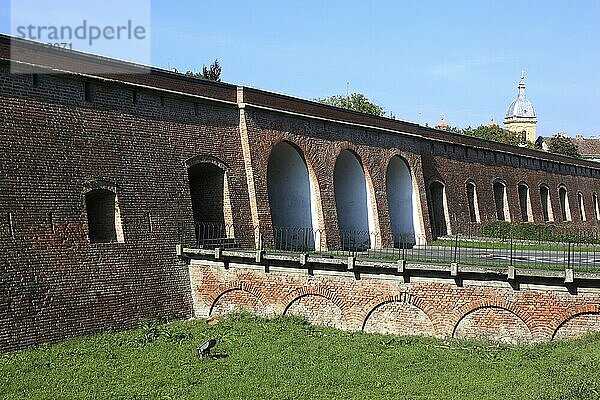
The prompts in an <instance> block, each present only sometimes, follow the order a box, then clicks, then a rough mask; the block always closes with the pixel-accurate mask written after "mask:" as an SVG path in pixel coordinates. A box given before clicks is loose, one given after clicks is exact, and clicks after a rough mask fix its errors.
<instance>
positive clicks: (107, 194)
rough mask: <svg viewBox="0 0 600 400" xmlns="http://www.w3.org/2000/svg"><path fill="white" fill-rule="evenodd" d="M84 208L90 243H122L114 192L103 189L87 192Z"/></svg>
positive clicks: (119, 219)
mask: <svg viewBox="0 0 600 400" xmlns="http://www.w3.org/2000/svg"><path fill="white" fill-rule="evenodd" d="M85 208H86V213H87V220H88V234H89V239H90V242H91V243H111V242H119V243H123V242H124V236H123V228H122V226H121V211H120V207H119V201H118V199H117V195H116V193H115V192H113V191H111V190H108V189H105V188H96V189H93V190H90V191H88V192H87V193H86V194H85Z"/></svg>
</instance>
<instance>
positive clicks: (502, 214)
mask: <svg viewBox="0 0 600 400" xmlns="http://www.w3.org/2000/svg"><path fill="white" fill-rule="evenodd" d="M493 190H494V204H495V205H496V218H497V219H498V221H509V222H510V209H509V207H508V198H507V195H506V184H505V183H504V182H503V181H500V180H497V181H496V182H494V185H493Z"/></svg>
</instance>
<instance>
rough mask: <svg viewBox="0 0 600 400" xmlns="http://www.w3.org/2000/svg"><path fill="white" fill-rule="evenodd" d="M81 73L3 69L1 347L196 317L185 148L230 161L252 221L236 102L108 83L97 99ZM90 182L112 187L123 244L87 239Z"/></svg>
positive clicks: (239, 205) (232, 182)
mask: <svg viewBox="0 0 600 400" xmlns="http://www.w3.org/2000/svg"><path fill="white" fill-rule="evenodd" d="M83 83H84V82H83V81H82V80H81V79H78V78H76V77H74V76H73V77H72V76H67V75H62V76H54V75H40V76H39V86H38V87H33V86H32V81H31V75H16V74H9V73H8V67H7V66H6V65H2V67H1V69H0V99H1V101H0V116H1V117H0V142H1V146H2V151H0V171H1V175H0V248H1V249H2V251H1V252H0V276H1V280H0V311H1V312H0V349H2V350H8V349H16V348H22V347H26V346H29V345H32V344H35V343H40V342H52V341H56V340H60V339H62V338H66V337H70V336H74V335H81V334H86V333H90V332H95V331H101V330H106V329H122V328H126V327H131V326H133V325H134V324H135V323H136V321H137V320H138V319H139V318H162V319H174V318H186V317H188V316H190V315H191V312H192V310H191V305H190V294H189V293H190V292H189V279H188V277H187V272H185V270H183V269H182V268H181V265H180V261H179V260H178V259H177V257H176V255H175V251H174V248H175V244H176V243H178V240H179V239H178V233H179V232H178V224H179V223H180V222H181V221H191V220H192V207H191V199H190V191H189V185H188V183H187V169H186V165H185V163H184V162H185V160H187V159H189V158H191V157H194V156H196V155H198V154H205V155H209V156H213V157H215V158H218V159H219V160H221V161H222V162H223V163H225V164H226V165H228V166H229V167H230V168H231V169H230V171H229V172H228V174H227V179H228V190H229V192H230V197H231V199H230V200H231V210H232V213H233V214H234V218H235V220H236V221H239V222H240V223H241V225H242V226H250V220H249V215H250V213H249V206H248V196H247V190H246V177H245V173H244V167H243V161H242V160H241V159H240V157H239V153H240V143H239V133H238V123H239V121H238V111H237V109H235V108H233V107H231V106H226V105H225V106H219V105H218V104H217V103H199V104H198V105H197V106H194V101H193V99H184V98H177V97H167V98H166V99H165V101H164V103H165V104H164V106H162V105H161V99H160V94H159V93H156V92H153V91H150V90H140V91H139V93H138V103H137V104H134V103H133V101H132V91H131V89H130V88H128V87H125V86H122V85H116V84H109V83H102V82H96V85H95V86H96V90H95V96H94V101H93V102H89V103H88V102H85V101H84V90H83V87H84V84H83ZM207 138H218V140H207ZM94 181H102V182H108V183H109V184H110V185H111V187H113V188H114V189H115V191H116V194H117V196H118V201H119V207H120V214H121V217H122V228H123V235H124V243H90V240H89V238H88V222H87V215H86V207H85V193H86V191H87V190H88V187H89V183H90V182H94ZM9 213H10V216H11V219H12V229H11V228H10V227H9V221H8V220H9V218H8V215H9ZM49 213H51V215H52V218H51V219H52V221H50V214H49ZM150 220H151V222H152V230H151V229H150V224H149V222H150ZM188 230H189V229H188ZM191 231H192V234H193V229H192V230H191Z"/></svg>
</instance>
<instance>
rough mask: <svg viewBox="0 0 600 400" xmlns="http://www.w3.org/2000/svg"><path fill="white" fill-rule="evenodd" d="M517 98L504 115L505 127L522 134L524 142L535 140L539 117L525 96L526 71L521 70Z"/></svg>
mask: <svg viewBox="0 0 600 400" xmlns="http://www.w3.org/2000/svg"><path fill="white" fill-rule="evenodd" d="M517 89H518V94H517V98H516V99H514V100H513V101H512V103H510V105H509V106H508V110H506V116H505V117H504V128H506V129H507V130H509V131H511V132H517V133H520V134H521V137H522V140H523V142H525V141H529V142H532V143H534V142H535V131H536V125H537V118H536V116H535V110H534V109H533V104H531V102H530V101H529V100H527V97H525V73H523V72H521V81H520V82H519V86H517Z"/></svg>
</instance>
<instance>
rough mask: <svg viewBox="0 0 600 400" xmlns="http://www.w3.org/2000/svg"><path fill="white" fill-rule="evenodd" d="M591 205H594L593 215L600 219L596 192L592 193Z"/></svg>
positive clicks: (597, 219)
mask: <svg viewBox="0 0 600 400" xmlns="http://www.w3.org/2000/svg"><path fill="white" fill-rule="evenodd" d="M592 203H593V204H592V205H593V206H594V217H595V218H596V221H600V207H599V205H598V194H597V193H593V194H592Z"/></svg>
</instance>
